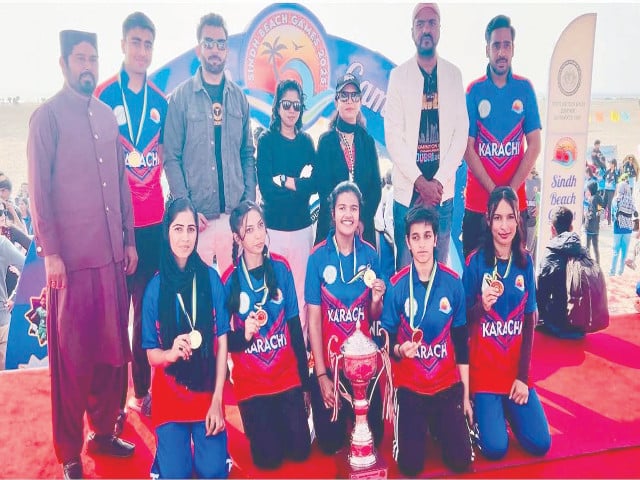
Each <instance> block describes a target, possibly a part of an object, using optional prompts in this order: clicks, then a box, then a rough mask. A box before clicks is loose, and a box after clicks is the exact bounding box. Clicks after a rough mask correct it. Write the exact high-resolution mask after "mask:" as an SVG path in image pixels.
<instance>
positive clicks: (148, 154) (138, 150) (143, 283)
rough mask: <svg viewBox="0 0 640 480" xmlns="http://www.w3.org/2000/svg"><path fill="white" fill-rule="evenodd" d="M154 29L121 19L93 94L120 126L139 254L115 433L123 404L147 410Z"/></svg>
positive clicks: (157, 124) (157, 105)
mask: <svg viewBox="0 0 640 480" xmlns="http://www.w3.org/2000/svg"><path fill="white" fill-rule="evenodd" d="M155 37H156V29H155V26H154V25H153V22H152V21H151V19H150V18H149V17H147V16H146V15H145V14H144V13H142V12H134V13H132V14H131V15H129V16H128V17H127V18H126V19H125V20H124V23H123V24H122V40H121V47H122V52H123V53H124V61H123V62H122V68H121V69H120V71H119V72H118V73H117V74H116V75H114V76H113V77H111V78H110V79H108V80H107V81H106V82H104V83H103V84H102V85H100V86H99V87H98V88H97V89H96V96H97V97H98V98H99V99H100V100H102V101H103V102H104V103H106V104H107V105H109V106H110V107H111V108H112V109H113V113H114V115H115V117H116V121H117V122H118V126H119V128H120V135H119V140H120V148H121V149H122V151H123V155H124V158H125V166H126V171H127V178H128V180H129V188H130V189H131V201H132V203H133V219H134V226H135V230H134V231H135V236H136V246H137V247H138V253H139V255H140V258H139V261H138V268H137V270H136V273H135V274H134V275H132V276H130V277H129V278H128V279H127V280H128V281H127V287H128V290H129V296H130V298H131V301H132V304H133V339H132V342H131V346H132V350H133V359H132V361H131V377H132V379H133V388H134V393H135V398H134V397H132V398H130V399H129V402H128V403H127V388H128V378H127V377H125V381H124V384H123V387H122V388H123V391H122V401H121V404H120V415H119V416H118V423H117V424H116V433H118V432H120V431H122V426H123V424H124V420H125V418H126V414H125V404H126V405H127V406H128V408H129V409H131V410H134V411H136V412H140V413H142V414H143V415H147V416H148V415H150V414H151V396H150V394H149V388H150V386H151V367H150V366H149V362H148V360H147V352H146V351H145V350H143V349H142V346H141V345H142V297H143V295H144V291H145V289H146V288H147V284H148V283H149V280H151V278H152V277H153V275H154V274H155V273H156V271H157V270H158V268H159V259H160V241H161V239H162V216H163V214H164V196H163V194H162V185H161V183H160V177H161V175H162V127H163V125H164V119H165V116H166V113H167V100H166V99H165V97H164V94H163V93H162V91H161V90H160V89H159V88H158V87H157V86H155V85H154V84H153V83H152V82H151V81H150V80H149V79H148V78H147V69H148V68H149V65H150V64H151V60H152V58H153V43H154V41H155Z"/></svg>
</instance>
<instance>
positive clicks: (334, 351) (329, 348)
mask: <svg viewBox="0 0 640 480" xmlns="http://www.w3.org/2000/svg"><path fill="white" fill-rule="evenodd" d="M338 341H339V339H338V337H337V336H336V335H331V338H330V339H329V341H328V342H327V351H328V352H329V358H330V359H331V363H333V362H334V357H337V356H339V350H338V348H339V347H337V348H335V349H334V348H332V347H333V344H334V343H337V342H338Z"/></svg>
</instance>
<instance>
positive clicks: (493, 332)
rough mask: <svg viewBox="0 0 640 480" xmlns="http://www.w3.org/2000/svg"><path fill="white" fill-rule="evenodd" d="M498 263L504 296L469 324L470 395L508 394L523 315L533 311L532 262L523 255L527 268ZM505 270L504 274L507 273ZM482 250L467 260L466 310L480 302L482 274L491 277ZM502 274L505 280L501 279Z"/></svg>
mask: <svg viewBox="0 0 640 480" xmlns="http://www.w3.org/2000/svg"><path fill="white" fill-rule="evenodd" d="M508 265H509V262H508V261H507V260H498V262H497V272H498V275H499V276H500V281H501V282H502V284H503V285H504V292H503V293H502V295H500V297H498V301H497V302H496V303H495V304H494V305H493V307H492V308H491V310H490V311H489V312H484V313H483V315H482V318H481V319H480V321H477V322H476V321H474V322H470V324H469V382H470V390H471V392H472V393H476V392H482V393H496V394H508V393H509V391H510V390H511V386H512V385H513V382H514V380H515V379H516V377H517V375H518V363H519V361H520V349H521V347H522V330H523V326H524V315H525V314H527V313H533V312H535V311H536V310H537V308H538V306H537V304H536V284H535V278H534V273H533V261H532V260H531V256H529V255H527V266H526V267H525V268H520V267H519V266H518V265H517V264H516V262H512V263H511V267H510V268H508ZM507 270H508V272H507ZM493 271H494V267H493V266H491V267H488V266H487V264H486V262H485V259H484V251H483V250H482V249H480V250H475V251H474V252H472V253H471V254H470V255H469V257H468V258H467V262H466V267H465V270H464V275H463V277H462V283H463V284H464V289H465V294H466V297H467V309H469V308H471V307H473V306H474V305H475V304H476V302H478V301H482V300H481V297H482V284H483V282H484V278H483V277H484V274H485V273H487V274H489V275H492V274H493ZM505 274H506V277H505Z"/></svg>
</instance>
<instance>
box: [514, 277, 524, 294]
mask: <svg viewBox="0 0 640 480" xmlns="http://www.w3.org/2000/svg"><path fill="white" fill-rule="evenodd" d="M515 285H516V288H517V289H518V290H520V291H521V292H524V276H523V275H518V276H517V277H516V282H515Z"/></svg>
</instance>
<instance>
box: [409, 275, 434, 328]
mask: <svg viewBox="0 0 640 480" xmlns="http://www.w3.org/2000/svg"><path fill="white" fill-rule="evenodd" d="M437 268H438V263H437V262H433V268H432V269H431V275H429V286H428V287H427V291H426V293H425V295H424V308H423V309H422V317H420V323H422V320H423V319H424V315H425V313H427V304H428V303H429V297H430V296H431V289H432V287H433V279H434V278H436V269H437ZM414 317H415V312H414V311H413V262H411V266H410V267H409V326H410V327H411V330H413V331H416V330H417V329H418V327H416V326H414V325H413V319H414Z"/></svg>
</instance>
